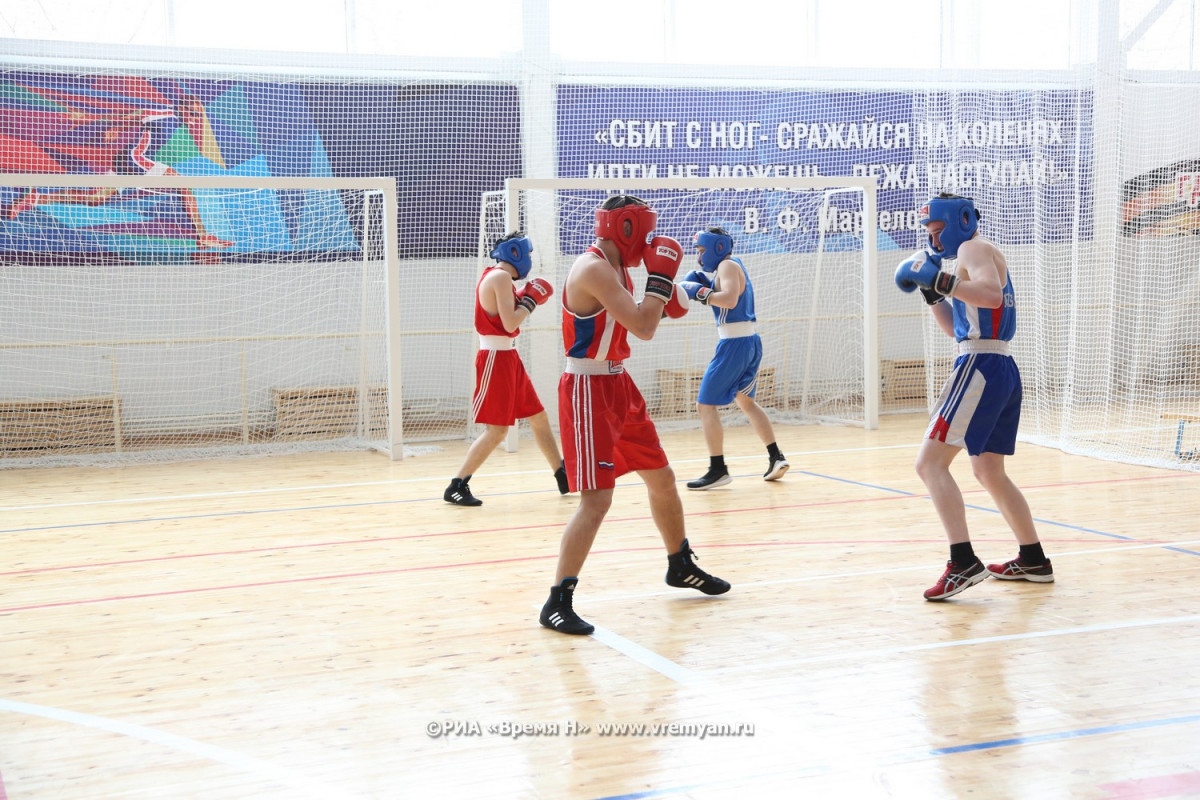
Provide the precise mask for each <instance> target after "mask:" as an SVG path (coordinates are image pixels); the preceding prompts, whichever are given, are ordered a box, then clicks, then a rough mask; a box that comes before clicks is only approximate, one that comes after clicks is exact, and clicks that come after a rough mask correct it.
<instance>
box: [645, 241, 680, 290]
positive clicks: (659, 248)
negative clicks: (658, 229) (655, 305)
mask: <svg viewBox="0 0 1200 800" xmlns="http://www.w3.org/2000/svg"><path fill="white" fill-rule="evenodd" d="M682 262H683V248H682V247H681V246H680V244H679V242H677V241H676V240H674V239H672V238H671V237H670V236H655V237H654V238H653V239H651V240H650V243H649V244H648V245H646V249H645V250H643V251H642V263H643V264H645V265H646V272H648V273H650V274H649V275H648V276H647V277H646V296H647V297H655V298H657V299H659V300H662V301H663V302H664V303H666V302H668V301H669V300H670V299H671V295H672V294H674V292H675V273H677V272H679V265H680V264H681V263H682Z"/></svg>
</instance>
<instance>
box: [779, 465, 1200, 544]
mask: <svg viewBox="0 0 1200 800" xmlns="http://www.w3.org/2000/svg"><path fill="white" fill-rule="evenodd" d="M798 471H799V472H800V474H802V475H811V476H812V477H814V478H820V479H822V480H826V481H834V482H836V483H848V484H851V485H852V486H862V487H864V488H867V489H877V490H879V491H881V492H891V493H892V494H899V495H903V496H905V497H927V496H928V495H926V494H925V493H923V492H922V493H920V494H918V493H917V492H906V491H904V490H903V489H893V488H891V487H890V486H879V485H878V484H874V483H865V482H863V481H855V480H850V479H849V478H836V477H834V476H832V475H822V474H821V473H819V472H809V471H807V470H798ZM966 506H967V508H969V509H971V510H973V511H986V512H987V513H989V514H999V513H1000V510H999V509H996V508H987V507H986V506H977V505H972V504H971V503H967V504H966ZM1033 521H1034V522H1037V523H1040V524H1042V525H1052V526H1054V527H1056V528H1066V529H1067V530H1073V531H1080V532H1082V533H1094V534H1095V535H1097V536H1107V537H1108V538H1110V539H1120V540H1122V541H1126V542H1136V541H1139V540H1138V539H1135V538H1134V537H1132V536H1122V535H1121V534H1119V533H1108V532H1107V531H1098V530H1096V529H1095V528H1085V527H1083V526H1082V525H1071V524H1070V523H1066V522H1056V521H1054V520H1052V519H1041V518H1040V517H1034V518H1033ZM1163 549H1165V550H1176V549H1178V548H1173V547H1164V548H1163ZM1179 552H1181V553H1188V554H1189V555H1200V553H1192V552H1191V551H1190V550H1181V549H1180V550H1179Z"/></svg>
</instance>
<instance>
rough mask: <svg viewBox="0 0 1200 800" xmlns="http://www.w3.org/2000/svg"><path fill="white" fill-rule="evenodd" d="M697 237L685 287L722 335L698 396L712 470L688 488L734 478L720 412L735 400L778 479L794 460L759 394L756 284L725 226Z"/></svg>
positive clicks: (769, 477)
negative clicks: (790, 459) (784, 448)
mask: <svg viewBox="0 0 1200 800" xmlns="http://www.w3.org/2000/svg"><path fill="white" fill-rule="evenodd" d="M693 242H694V244H695V246H696V252H697V260H698V261H699V262H700V269H698V270H692V271H691V272H689V273H688V274H687V275H686V276H685V277H684V279H683V281H682V282H681V283H680V286H682V287H683V289H684V291H686V292H687V295H688V297H690V298H691V299H693V300H695V301H697V302H699V303H703V304H704V305H706V306H709V307H710V308H711V309H712V311H713V316H714V317H715V318H716V322H717V335H718V336H719V337H720V339H719V340H718V341H717V351H716V353H715V354H714V355H713V358H712V361H710V362H709V364H708V369H707V370H705V372H704V377H703V378H702V379H701V381H700V392H699V396H698V397H697V399H696V410H697V412H698V413H699V414H700V426H701V427H702V428H703V429H704V441H705V442H706V443H707V445H708V472H706V473H704V475H702V476H700V477H699V478H697V479H696V480H694V481H688V484H687V487H688V488H689V489H693V490H705V489H713V488H716V487H717V486H724V485H725V484H727V483H729V482H730V481H731V480H733V478H731V477H730V475H729V468H728V467H727V466H726V465H725V449H724V445H725V443H724V438H725V434H724V431H723V430H722V428H721V416H720V414H719V413H718V412H717V409H718V408H719V407H721V406H725V405H729V404H730V403H737V406H738V408H740V409H741V410H742V413H743V414H745V415H746V418H747V419H749V420H750V427H752V428H753V429H754V432H755V433H756V434H758V438H759V439H761V440H762V443H763V445H764V446H765V447H766V448H767V471H766V472H765V473H764V474H763V480H765V481H773V480H778V479H779V478H781V477H782V476H783V473H785V472H787V471H788V462H787V459H786V458H785V457H784V455H783V453H781V452H780V450H779V445H778V444H777V443H776V441H775V430H774V428H773V427H772V426H771V420H770V419H769V418H768V417H767V414H766V412H765V411H763V410H762V406H760V405H759V404H758V402H757V401H756V400H755V399H754V394H755V391H756V390H757V388H758V365H759V363H760V362H761V361H762V353H763V350H762V339H760V338H759V336H758V333H757V332H755V329H754V322H755V319H756V318H755V316H754V286H753V285H752V284H751V283H750V276H749V275H748V274H747V273H746V267H745V265H744V264H742V260H741V259H740V258H735V257H733V256H732V255H731V253H732V252H733V237H731V236H730V235H729V234H728V233H726V232H725V230H724V229H722V228H707V229H705V230H702V231H700V232H699V233H697V234H696V236H695V238H694V240H693Z"/></svg>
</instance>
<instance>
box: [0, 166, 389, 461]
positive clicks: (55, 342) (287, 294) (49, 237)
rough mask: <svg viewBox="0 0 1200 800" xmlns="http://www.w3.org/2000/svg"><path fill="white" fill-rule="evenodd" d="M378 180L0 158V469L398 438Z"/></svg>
mask: <svg viewBox="0 0 1200 800" xmlns="http://www.w3.org/2000/svg"><path fill="white" fill-rule="evenodd" d="M396 200H397V195H396V185H395V180H394V179H387V178H280V177H269V176H255V175H245V176H228V175H224V176H194V175H189V176H182V175H178V174H169V175H160V176H150V175H116V174H107V175H76V174H58V175H55V174H41V173H38V174H18V173H4V174H2V175H0V315H2V316H3V322H2V323H0V373H2V374H4V375H5V380H4V382H3V384H2V385H0V468H3V467H13V466H26V465H34V464H36V465H41V464H54V463H105V462H113V463H121V462H128V461H138V460H169V459H181V458H197V457H219V456H222V455H230V454H236V453H245V454H257V453H274V452H293V451H307V450H341V449H375V450H379V451H383V452H386V453H388V454H390V455H391V456H392V457H393V458H400V457H402V456H403V454H404V435H403V425H402V422H403V414H402V408H403V402H402V396H401V391H400V376H401V369H400V367H401V361H400V356H401V353H400V346H399V342H400V341H401V337H400V322H401V316H400V291H399V279H400V274H399V263H398V259H397V247H396V243H395V240H396V235H397V206H396Z"/></svg>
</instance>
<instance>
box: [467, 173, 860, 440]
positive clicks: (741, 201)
mask: <svg viewBox="0 0 1200 800" xmlns="http://www.w3.org/2000/svg"><path fill="white" fill-rule="evenodd" d="M876 185H877V182H876V179H875V178H871V177H844V176H840V177H820V176H814V177H805V178H733V177H731V178H716V179H711V178H710V179H704V178H649V179H645V178H643V179H624V180H609V179H600V178H578V179H534V178H509V179H507V180H506V181H505V187H504V189H503V190H502V191H501V192H490V193H485V195H484V197H483V199H482V204H481V221H482V225H483V228H482V230H481V233H480V237H479V241H480V246H481V248H480V249H481V252H480V262H481V264H482V263H487V262H486V261H485V256H486V252H487V250H486V248H488V247H489V246H490V243H491V242H493V241H495V239H496V238H498V237H499V236H500V235H502V234H503V233H504V232H506V231H511V230H516V229H522V230H525V231H526V233H527V235H528V236H529V237H530V239H531V240H532V241H533V243H534V252H533V268H532V272H531V274H533V275H541V276H544V277H546V278H547V279H549V280H550V281H551V282H552V283H553V284H554V286H555V288H556V290H558V291H556V293H555V296H554V297H553V298H551V301H550V304H549V306H550V308H551V309H552V316H551V315H547V314H546V312H545V311H541V312H539V315H535V316H534V317H533V318H532V319H531V320H530V323H532V324H531V325H526V326H524V327H523V328H522V335H521V341H520V342H519V343H518V349H519V350H520V351H521V354H522V358H523V360H524V361H525V364H526V368H527V369H528V371H529V372H530V375H531V377H532V379H533V382H534V386H535V388H536V389H537V391H538V394H539V396H540V397H541V400H542V403H543V404H544V405H545V406H546V408H547V411H548V413H549V414H550V416H551V420H552V422H556V421H557V413H556V409H557V382H558V377H559V375H561V372H562V365H563V354H562V343H561V333H560V331H559V328H560V314H561V297H562V292H561V288H562V284H563V281H565V279H566V275H567V272H568V270H569V269H570V266H571V264H572V263H573V261H574V259H575V258H576V257H577V256H578V255H579V253H581V252H583V250H584V249H585V248H586V247H587V246H588V245H589V244H590V243H591V241H592V238H593V227H594V220H593V211H594V209H595V208H596V207H597V206H598V205H599V203H600V202H602V201H603V200H604V198H605V197H607V196H608V195H610V194H614V193H617V192H628V193H631V194H636V195H637V196H639V197H641V198H642V199H644V200H646V201H647V202H648V203H649V204H650V205H651V206H653V207H654V208H655V210H656V211H657V212H658V227H657V228H656V233H659V234H663V235H669V236H673V237H675V238H676V239H678V240H679V241H680V242H681V243H682V244H683V245H684V250H685V254H686V255H685V258H684V262H685V266H683V267H682V268H681V276H682V274H683V272H686V271H687V270H688V269H691V268H692V267H691V266H690V265H691V264H692V262H693V261H694V251H693V250H692V249H691V247H692V236H693V234H694V233H695V232H696V231H697V230H700V229H702V228H705V227H708V226H711V225H721V226H722V227H724V228H725V229H726V230H728V231H729V232H730V234H731V235H732V236H733V238H734V242H735V244H734V255H735V256H737V257H739V258H741V259H742V260H743V262H744V263H745V265H746V268H747V270H748V273H749V275H750V277H751V280H752V282H753V285H754V289H755V300H756V311H757V317H758V323H757V327H758V331H759V333H760V334H762V336H763V339H764V359H763V363H762V367H761V368H760V373H759V384H758V399H759V403H760V405H762V406H763V407H764V408H766V409H767V411H768V413H770V414H771V416H772V418H773V419H776V420H777V421H784V422H789V421H793V422H822V421H824V422H835V423H842V424H852V425H861V426H863V427H865V428H868V429H874V428H876V427H878V423H879V412H880V354H879V352H880V351H879V336H880V334H879V325H878V311H877V309H878V299H879V289H880V286H879V282H880V276H879V274H878V273H879V271H878V253H877V249H878V242H877V237H876V226H875V224H874V220H876V219H877V216H876V212H877V204H876ZM835 198H840V199H837V200H836V201H835ZM835 202H836V205H835ZM864 221H868V222H866V224H864ZM633 274H634V279H635V282H640V281H644V279H645V271H644V270H643V269H639V270H636V271H635V272H634V273H633ZM640 288H641V287H640V286H639V287H637V290H638V292H639V293H640ZM539 316H540V317H541V318H539ZM713 322H714V320H713V317H712V313H711V310H710V309H708V308H706V307H703V306H700V305H698V304H692V306H691V309H690V312H689V314H688V315H687V316H686V317H683V318H682V319H678V320H664V321H663V323H662V324H661V326H660V328H659V332H658V333H657V334H656V336H655V339H654V340H653V341H651V342H640V341H637V340H635V339H633V338H632V337H631V344H632V346H633V350H634V354H633V357H632V358H631V360H630V364H629V365H628V368H629V369H630V371H631V373H633V374H634V377H635V379H637V381H638V385H639V387H640V388H641V389H642V392H643V394H644V395H645V396H646V399H647V403H648V405H649V406H650V409H651V412H652V415H654V416H655V419H656V422H657V423H658V424H659V425H660V426H662V425H664V424H665V425H668V426H670V425H672V424H674V425H676V426H679V427H684V426H686V427H694V426H695V424H696V415H695V399H696V396H695V390H696V388H697V387H698V382H699V378H700V376H701V375H702V374H703V370H704V368H705V366H706V365H707V363H708V360H709V359H710V358H711V356H712V352H713V348H714V347H715V343H716V339H717V336H716V332H715V329H714V325H713ZM510 446H511V440H510Z"/></svg>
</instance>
